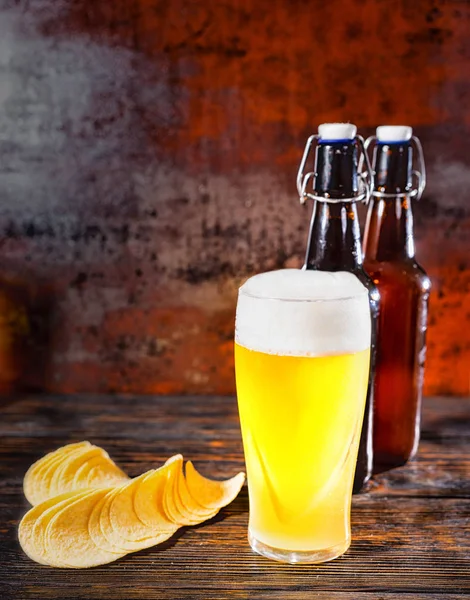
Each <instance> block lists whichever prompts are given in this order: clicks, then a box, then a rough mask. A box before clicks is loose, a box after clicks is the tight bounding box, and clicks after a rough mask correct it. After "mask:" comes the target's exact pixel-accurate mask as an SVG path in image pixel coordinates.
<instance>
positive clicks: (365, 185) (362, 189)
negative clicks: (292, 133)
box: [297, 134, 374, 204]
mask: <svg viewBox="0 0 470 600" xmlns="http://www.w3.org/2000/svg"><path fill="white" fill-rule="evenodd" d="M319 139H320V136H319V135H318V134H315V135H311V136H310V137H309V138H308V140H307V143H306V144H305V148H304V153H303V156H302V160H301V161H300V166H299V170H298V172H297V191H298V193H299V200H300V204H305V202H306V201H307V200H308V199H310V200H314V201H316V200H319V201H320V202H330V203H332V204H339V203H341V202H365V203H367V202H368V201H369V198H370V196H371V194H372V190H373V188H374V174H373V171H372V167H371V165H370V160H369V156H368V154H367V152H366V145H365V142H364V138H363V137H362V136H360V135H356V136H355V138H354V141H355V143H356V145H357V146H358V147H359V148H360V150H361V153H360V156H359V164H358V172H357V174H358V177H359V189H358V192H357V195H356V196H353V197H352V198H331V197H330V195H329V194H326V193H325V194H324V195H323V196H319V195H317V194H316V193H315V190H313V192H314V193H311V192H308V191H307V185H308V183H309V181H310V180H311V179H314V177H315V175H316V173H315V171H309V172H308V173H305V172H304V171H305V165H306V164H307V160H308V158H309V156H310V154H311V152H312V151H313V150H314V149H315V148H316V147H317V145H318V140H319ZM363 163H364V164H365V167H366V169H365V171H364V170H363V168H362V166H363Z"/></svg>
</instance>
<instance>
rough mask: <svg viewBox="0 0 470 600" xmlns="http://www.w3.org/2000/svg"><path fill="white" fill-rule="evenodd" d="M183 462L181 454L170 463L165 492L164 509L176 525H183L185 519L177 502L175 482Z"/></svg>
mask: <svg viewBox="0 0 470 600" xmlns="http://www.w3.org/2000/svg"><path fill="white" fill-rule="evenodd" d="M182 463H183V457H182V456H181V454H179V455H177V456H176V458H175V460H174V461H172V462H171V463H170V464H169V465H168V482H167V485H166V486H165V493H164V494H163V510H164V512H165V514H166V516H167V518H168V519H169V520H170V521H171V522H172V523H174V524H175V525H178V526H181V525H183V523H184V521H185V517H184V515H182V514H181V513H180V512H179V510H178V508H177V506H176V503H175V484H176V482H177V478H178V473H179V471H181V465H182Z"/></svg>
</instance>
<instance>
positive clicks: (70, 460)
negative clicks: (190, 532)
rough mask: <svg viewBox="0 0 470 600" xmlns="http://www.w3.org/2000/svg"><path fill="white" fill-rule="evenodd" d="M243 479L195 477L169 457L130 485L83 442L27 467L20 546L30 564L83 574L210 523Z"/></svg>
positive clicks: (179, 460) (99, 452)
mask: <svg viewBox="0 0 470 600" xmlns="http://www.w3.org/2000/svg"><path fill="white" fill-rule="evenodd" d="M244 480H245V474H244V473H239V474H238V475H236V476H235V477H233V478H232V479H228V480H226V481H213V480H210V479H206V478H205V477H203V476H202V475H200V474H199V473H198V472H197V471H196V469H195V468H194V466H193V465H192V463H191V462H187V463H186V467H185V473H183V457H182V456H181V454H177V455H175V456H172V457H171V458H170V459H169V460H167V461H166V463H165V464H164V465H163V466H162V467H160V468H159V469H151V470H150V471H147V472H146V473H143V474H142V475H140V476H139V477H135V478H134V479H130V478H129V477H128V476H127V475H126V474H125V473H124V472H123V471H121V469H119V467H117V466H116V464H115V463H114V462H113V461H112V460H111V459H110V457H109V455H108V453H107V452H106V451H105V450H103V449H102V448H99V447H97V446H93V445H92V444H90V443H89V442H80V443H77V444H69V445H67V446H64V447H62V448H59V449H58V450H56V451H55V452H51V453H50V454H47V455H46V456H44V457H43V458H41V459H40V460H39V461H37V462H36V463H34V464H33V465H32V466H31V467H30V469H29V470H28V472H27V473H26V475H25V478H24V493H25V496H26V498H27V499H28V501H29V502H30V503H31V504H32V505H33V508H31V509H30V510H29V511H28V512H27V513H26V515H25V516H24V517H23V519H22V520H21V522H20V525H19V530H18V534H19V541H20V544H21V547H22V548H23V550H24V551H25V553H26V554H27V555H28V556H29V557H30V558H32V559H33V560H34V561H36V562H38V563H40V564H44V565H50V566H54V567H70V568H77V569H78V568H86V567H94V566H97V565H102V564H105V563H109V562H112V561H114V560H117V559H118V558H121V557H122V556H124V555H126V554H129V553H130V552H136V551H138V550H142V549H143V548H149V547H150V546H155V545H156V544H160V543H161V542H163V541H165V540H167V539H168V538H169V537H171V536H172V535H173V534H174V533H175V531H176V530H177V529H178V528H179V527H181V526H183V525H196V524H198V523H202V522H203V521H206V520H207V519H211V518H212V517H213V516H214V515H216V514H217V512H218V511H219V510H220V509H221V508H222V507H223V506H226V505H227V504H229V503H230V502H232V500H233V499H234V498H235V497H236V496H237V494H238V492H239V491H240V489H241V487H242V486H243V482H244Z"/></svg>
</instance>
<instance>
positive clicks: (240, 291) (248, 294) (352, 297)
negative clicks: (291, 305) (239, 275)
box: [238, 286, 369, 302]
mask: <svg viewBox="0 0 470 600" xmlns="http://www.w3.org/2000/svg"><path fill="white" fill-rule="evenodd" d="M238 295H239V296H246V297H247V298H253V299H254V300H275V301H277V302H344V301H346V300H355V299H356V298H361V297H362V296H364V295H366V296H368V295H369V291H368V290H367V288H364V291H362V290H361V291H360V292H358V293H357V294H352V295H348V296H340V297H338V298H281V297H279V296H260V295H258V294H252V293H251V292H245V291H243V286H242V287H240V288H238Z"/></svg>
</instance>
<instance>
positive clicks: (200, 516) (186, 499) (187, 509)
mask: <svg viewBox="0 0 470 600" xmlns="http://www.w3.org/2000/svg"><path fill="white" fill-rule="evenodd" d="M176 492H177V496H178V497H179V502H180V505H181V507H180V506H179V505H178V508H179V510H180V512H184V513H185V514H186V513H187V514H188V515H189V516H190V518H191V519H192V520H193V521H194V524H195V523H202V522H203V521H207V520H208V519H212V517H214V516H215V515H216V514H217V513H218V511H219V509H215V510H214V509H210V508H204V507H203V506H201V505H200V504H198V503H197V502H196V501H195V500H194V498H193V497H192V496H191V494H190V493H189V490H188V484H187V482H186V478H185V477H184V475H183V472H182V470H181V473H180V475H179V477H178V483H177V490H176Z"/></svg>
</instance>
